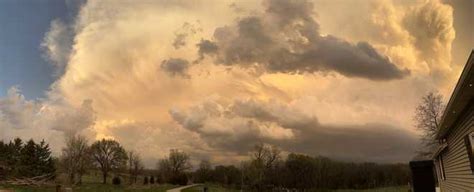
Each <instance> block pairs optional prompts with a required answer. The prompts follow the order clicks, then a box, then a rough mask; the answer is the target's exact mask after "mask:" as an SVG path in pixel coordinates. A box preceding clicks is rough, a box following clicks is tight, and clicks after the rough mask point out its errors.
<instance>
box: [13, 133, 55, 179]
mask: <svg viewBox="0 0 474 192" xmlns="http://www.w3.org/2000/svg"><path fill="white" fill-rule="evenodd" d="M18 169H19V170H18V172H19V174H20V175H21V176H22V177H34V176H41V175H49V174H54V172H55V171H56V169H55V167H54V162H53V158H52V157H51V150H50V149H49V145H48V144H46V142H45V141H44V140H43V141H41V142H40V143H39V144H37V143H35V142H34V141H33V140H32V139H30V140H29V141H28V142H27V143H26V144H25V145H24V146H23V147H22V148H21V151H20V166H19V167H18Z"/></svg>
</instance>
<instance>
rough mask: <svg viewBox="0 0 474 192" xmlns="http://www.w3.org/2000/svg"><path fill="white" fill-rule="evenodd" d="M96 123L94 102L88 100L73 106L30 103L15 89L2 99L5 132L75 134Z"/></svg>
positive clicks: (1, 118)
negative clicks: (22, 130) (54, 131)
mask: <svg viewBox="0 0 474 192" xmlns="http://www.w3.org/2000/svg"><path fill="white" fill-rule="evenodd" d="M94 122H95V113H94V110H93V108H92V101H91V100H85V101H84V102H83V103H82V105H81V106H79V107H73V106H70V105H67V104H65V103H63V102H61V101H49V100H43V101H41V100H40V101H35V100H27V99H25V97H24V96H23V95H22V94H21V92H20V91H19V89H18V88H16V87H12V88H10V89H9V91H8V94H7V96H6V97H4V98H0V127H1V128H2V129H10V130H11V129H28V130H30V131H34V130H35V129H40V128H47V129H51V130H56V131H60V132H64V133H66V134H74V133H77V132H80V131H82V130H85V129H88V128H91V127H92V126H93V125H94Z"/></svg>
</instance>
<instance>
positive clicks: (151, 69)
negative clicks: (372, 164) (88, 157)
mask: <svg viewBox="0 0 474 192" xmlns="http://www.w3.org/2000/svg"><path fill="white" fill-rule="evenodd" d="M199 2H201V3H196V1H144V2H140V1H137V2H134V3H123V2H117V1H113V0H109V1H108V0H103V1H92V0H91V1H87V2H85V3H84V4H81V6H80V10H79V11H77V15H74V16H75V17H74V18H73V19H71V20H54V21H52V22H51V28H50V30H49V31H48V32H47V33H46V34H45V37H44V41H43V43H42V44H41V45H38V46H40V47H42V48H43V50H44V51H45V54H47V56H48V57H47V59H48V60H50V61H51V62H53V64H54V66H56V67H57V68H58V71H59V73H58V74H57V75H56V76H55V77H57V80H56V81H55V82H54V83H53V84H52V85H51V89H50V90H48V91H47V93H46V95H47V96H46V98H42V99H26V98H25V97H23V96H22V94H21V93H20V92H19V90H18V89H16V88H13V89H11V90H10V91H9V93H8V94H7V95H6V96H5V97H2V98H0V136H2V138H3V139H10V138H13V137H15V136H21V137H23V138H25V139H28V138H29V137H34V138H35V139H36V138H37V139H41V138H45V139H46V140H47V141H49V142H50V143H51V146H52V148H53V149H54V150H56V151H60V149H61V146H62V145H61V142H59V141H58V142H56V141H55V139H56V140H57V139H58V138H61V139H62V136H63V135H64V134H63V133H65V132H72V133H80V134H86V135H87V137H88V138H89V139H90V140H91V141H92V140H94V139H100V138H104V137H105V138H114V139H116V140H118V141H119V142H121V143H122V144H123V145H124V147H125V148H126V149H127V150H129V149H130V150H136V151H139V152H140V153H141V154H142V155H143V158H144V160H145V161H146V163H147V166H148V167H153V166H155V163H156V160H157V159H158V158H160V157H162V156H164V155H166V153H167V152H168V151H169V149H172V148H179V149H182V150H185V151H187V152H189V153H190V154H192V158H194V160H197V158H206V159H210V160H211V161H213V163H224V164H228V163H238V162H240V160H243V159H244V158H245V157H246V155H247V152H248V151H249V149H251V148H252V146H253V145H254V144H256V143H258V142H265V143H269V144H274V145H277V146H279V147H281V148H282V149H283V150H285V151H288V152H300V153H306V154H310V155H325V156H329V157H333V158H337V159H345V160H357V161H377V162H401V161H406V160H409V159H410V158H411V156H412V155H413V151H414V150H415V149H416V147H417V142H416V140H415V139H416V137H417V132H416V130H414V129H413V122H412V114H413V110H414V108H415V106H416V104H417V103H418V99H419V98H421V96H423V94H425V93H426V92H427V91H431V90H434V89H439V90H440V91H441V92H443V93H445V95H447V94H446V93H448V92H449V91H450V90H451V86H452V85H453V84H454V83H453V82H451V83H449V82H450V81H449V79H450V78H451V77H455V78H457V76H456V75H457V73H458V72H459V70H457V71H456V70H455V69H451V62H450V61H451V55H450V52H451V44H452V41H453V39H454V34H455V33H454V28H453V26H452V21H453V15H452V11H453V10H452V8H451V7H450V6H448V5H446V4H443V3H442V2H441V1H439V0H429V1H425V0H417V1H409V2H406V1H403V2H401V1H391V0H386V1H379V0H372V1H370V0H369V1H347V2H344V3H338V2H334V1H327V0H312V1H305V0H302V1H299V0H263V1H257V2H254V1H236V2H234V1H233V0H227V1H222V0H206V1H199ZM229 5H231V6H229ZM235 10H237V11H235ZM336 12H337V13H344V14H334V13H336ZM424 34H427V35H424ZM440 82H448V83H445V84H441V83H440ZM53 140H54V141H53Z"/></svg>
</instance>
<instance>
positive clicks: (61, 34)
mask: <svg viewBox="0 0 474 192" xmlns="http://www.w3.org/2000/svg"><path fill="white" fill-rule="evenodd" d="M73 38H74V35H73V29H71V28H70V26H69V25H67V24H66V23H64V22H63V21H61V20H60V19H55V20H53V21H51V27H50V28H49V31H48V32H46V34H45V36H44V39H43V42H42V43H41V48H42V49H43V51H44V52H45V55H46V57H47V58H48V60H50V61H51V63H52V64H53V65H54V66H55V67H56V70H57V73H58V74H62V73H63V71H64V68H65V67H66V66H67V62H68V61H69V57H70V55H71V51H72V45H73Z"/></svg>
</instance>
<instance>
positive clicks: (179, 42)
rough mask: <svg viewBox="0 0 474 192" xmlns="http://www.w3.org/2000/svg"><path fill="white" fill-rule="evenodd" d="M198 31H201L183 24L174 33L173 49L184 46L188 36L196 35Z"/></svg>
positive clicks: (188, 24) (190, 25)
mask: <svg viewBox="0 0 474 192" xmlns="http://www.w3.org/2000/svg"><path fill="white" fill-rule="evenodd" d="M198 31H202V29H200V28H196V27H195V26H194V25H192V24H190V23H188V22H185V23H184V24H183V26H182V27H181V28H180V29H179V30H177V31H176V32H175V39H174V40H173V47H174V48H175V49H179V48H181V47H183V46H186V44H187V43H186V39H187V38H188V36H190V35H194V34H196V33H197V32H198Z"/></svg>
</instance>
